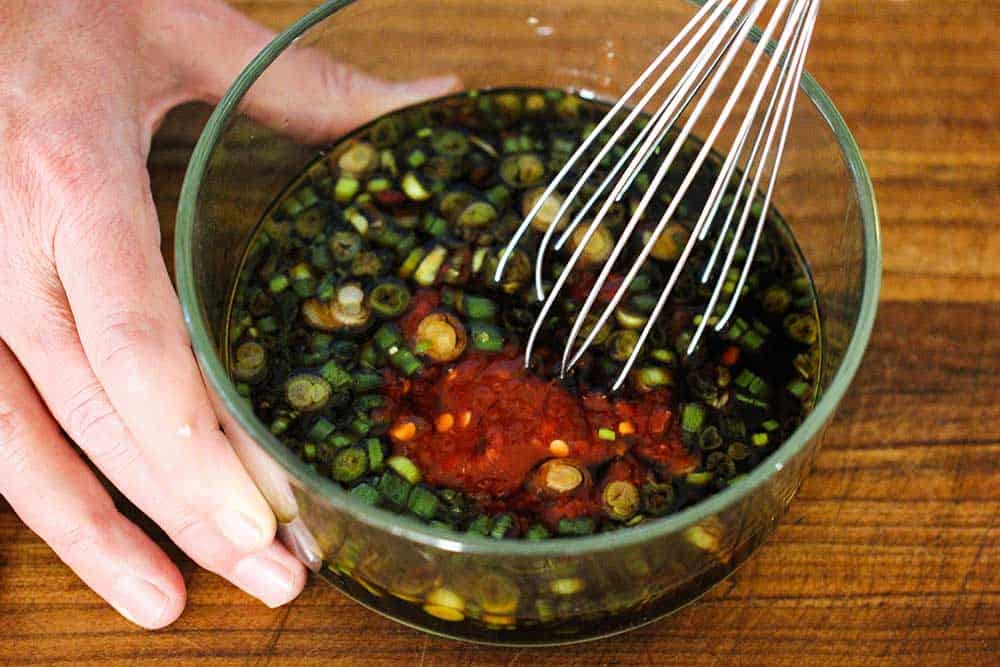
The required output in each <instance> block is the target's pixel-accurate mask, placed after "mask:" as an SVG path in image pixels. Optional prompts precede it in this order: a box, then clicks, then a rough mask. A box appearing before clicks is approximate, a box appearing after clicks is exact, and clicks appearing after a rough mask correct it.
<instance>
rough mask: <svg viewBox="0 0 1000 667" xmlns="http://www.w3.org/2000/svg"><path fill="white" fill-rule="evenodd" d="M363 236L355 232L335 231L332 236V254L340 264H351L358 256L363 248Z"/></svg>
mask: <svg viewBox="0 0 1000 667" xmlns="http://www.w3.org/2000/svg"><path fill="white" fill-rule="evenodd" d="M362 245H363V244H362V240H361V236H359V235H358V234H356V233H355V232H348V231H339V232H334V234H333V236H331V237H330V241H329V246H330V254H331V255H333V260H334V261H335V262H337V263H338V264H350V263H351V262H353V261H354V258H355V257H357V256H358V253H360V252H361V248H362Z"/></svg>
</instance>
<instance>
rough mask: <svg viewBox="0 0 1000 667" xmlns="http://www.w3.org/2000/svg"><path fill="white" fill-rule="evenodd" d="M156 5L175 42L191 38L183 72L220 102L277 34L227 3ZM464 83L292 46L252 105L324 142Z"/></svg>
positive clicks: (275, 123) (259, 114)
mask: <svg viewBox="0 0 1000 667" xmlns="http://www.w3.org/2000/svg"><path fill="white" fill-rule="evenodd" d="M156 4H157V5H159V6H160V8H159V10H157V11H158V12H159V14H158V15H157V16H156V17H155V20H156V21H157V22H159V23H160V24H161V25H167V26H169V29H168V31H167V34H169V35H170V40H171V41H172V42H174V43H175V44H183V45H184V48H183V49H181V50H179V51H177V52H174V53H172V54H171V56H172V57H173V58H174V59H175V60H176V59H177V58H178V57H179V58H182V60H181V61H180V63H179V67H180V69H181V71H182V76H183V78H185V79H186V80H187V82H188V84H189V85H190V86H191V87H192V88H193V89H194V91H195V94H196V96H197V97H198V98H200V99H203V100H205V101H210V102H214V101H217V100H218V99H219V98H220V97H221V96H222V94H223V93H224V92H225V91H226V90H227V89H228V88H229V86H230V85H231V84H232V82H233V81H234V80H235V79H236V76H237V75H238V74H239V73H240V72H241V71H242V70H243V68H244V67H246V65H247V64H248V63H249V62H250V61H251V59H252V58H253V57H254V56H256V55H257V53H259V52H260V50H261V49H263V48H264V46H266V45H267V43H268V42H269V41H270V40H271V39H272V38H273V37H274V34H273V33H272V32H271V31H269V30H267V29H266V28H264V27H262V26H260V25H258V24H256V23H254V22H253V21H251V20H249V19H248V18H246V17H245V16H243V15H242V14H240V13H239V12H238V11H236V10H235V9H233V8H231V7H229V6H227V5H225V4H224V3H221V2H215V1H207V0H200V1H197V2H186V3H182V4H180V5H175V4H174V3H156ZM179 53H180V54H181V55H178V54H179ZM459 85H460V82H459V80H458V79H457V77H454V76H440V77H431V78H425V79H418V80H413V81H408V82H401V83H392V82H388V81H384V80H382V79H377V78H374V77H371V76H368V75H366V74H364V73H363V72H361V71H359V70H357V69H355V68H353V67H350V66H348V65H344V64H341V63H336V62H334V61H332V60H330V58H328V57H327V56H326V55H325V54H323V53H321V52H320V51H317V50H314V49H308V48H299V47H296V46H292V47H289V49H288V50H286V51H285V52H284V53H283V54H282V55H281V56H280V57H279V58H278V60H277V61H275V63H274V64H273V65H272V66H271V67H269V68H268V70H267V71H266V72H265V73H264V75H263V76H262V77H261V79H260V80H259V81H258V82H257V83H256V84H254V86H253V88H251V90H250V93H249V95H248V97H247V99H246V100H245V104H246V108H247V111H248V113H250V115H252V116H254V117H255V118H257V119H258V120H259V121H261V122H262V123H264V124H266V125H268V126H270V127H272V128H274V129H276V130H278V131H281V132H284V133H286V134H291V135H293V136H296V137H298V138H300V139H302V140H303V141H307V142H321V141H325V140H329V139H331V138H334V137H337V136H340V135H342V134H344V133H345V132H348V131H350V130H352V129H354V128H356V127H358V126H359V125H361V124H362V123H365V122H367V121H369V120H371V119H372V118H375V117H377V116H379V115H381V114H383V113H386V112H388V111H391V110H393V109H398V108H400V107H404V106H408V105H410V104H415V103H417V102H420V101H423V100H426V99H429V98H433V97H440V96H441V95H445V94H447V93H449V92H453V91H455V90H457V89H458V87H459Z"/></svg>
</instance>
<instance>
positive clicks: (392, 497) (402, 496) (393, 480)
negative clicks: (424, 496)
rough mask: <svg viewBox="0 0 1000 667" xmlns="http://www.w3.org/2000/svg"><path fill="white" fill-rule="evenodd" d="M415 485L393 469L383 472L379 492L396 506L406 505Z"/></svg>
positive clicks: (379, 482)
mask: <svg viewBox="0 0 1000 667" xmlns="http://www.w3.org/2000/svg"><path fill="white" fill-rule="evenodd" d="M412 488H413V485H412V484H410V483H409V482H408V481H406V480H405V479H403V478H402V477H400V476H399V475H397V474H396V473H395V472H392V471H391V470H389V471H386V472H385V473H383V474H382V477H381V478H379V481H378V492H379V495H381V496H382V497H383V498H385V499H386V500H387V501H388V502H389V503H390V504H392V505H394V506H395V507H399V508H402V507H406V501H407V499H409V497H410V490H411V489H412Z"/></svg>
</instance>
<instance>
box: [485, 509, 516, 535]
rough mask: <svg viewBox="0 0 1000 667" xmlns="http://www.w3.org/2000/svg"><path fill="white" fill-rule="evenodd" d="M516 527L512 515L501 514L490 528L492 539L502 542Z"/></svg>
mask: <svg viewBox="0 0 1000 667" xmlns="http://www.w3.org/2000/svg"><path fill="white" fill-rule="evenodd" d="M513 527H514V517H513V516H512V515H510V514H501V515H499V516H498V517H496V518H495V519H494V520H493V525H492V526H490V537H492V538H493V539H495V540H502V539H503V538H504V537H506V535H507V533H509V532H510V530H511V528H513Z"/></svg>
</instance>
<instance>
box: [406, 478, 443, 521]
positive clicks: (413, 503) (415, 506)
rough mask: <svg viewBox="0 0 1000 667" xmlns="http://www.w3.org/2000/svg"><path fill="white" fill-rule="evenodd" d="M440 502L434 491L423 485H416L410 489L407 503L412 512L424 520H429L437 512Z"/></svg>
mask: <svg viewBox="0 0 1000 667" xmlns="http://www.w3.org/2000/svg"><path fill="white" fill-rule="evenodd" d="M440 502H441V501H440V500H438V497H437V496H436V495H434V492H433V491H429V490H428V489H425V488H424V487H422V486H415V487H413V490H412V491H410V497H409V500H408V501H407V504H406V505H407V507H408V508H409V510H410V512H412V513H413V514H415V515H416V516H418V517H420V518H421V519H423V520H424V521H428V520H430V519H432V518H434V515H435V514H437V510H438V505H439V504H440Z"/></svg>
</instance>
